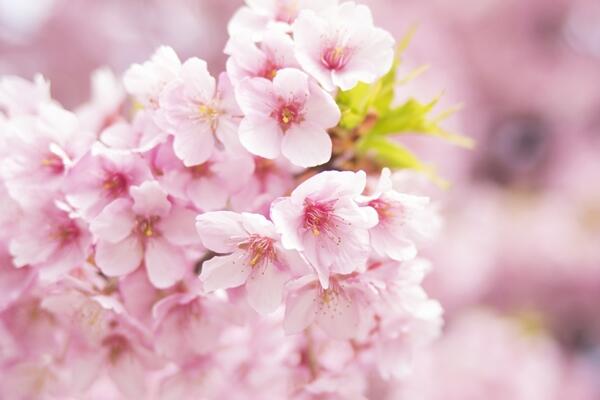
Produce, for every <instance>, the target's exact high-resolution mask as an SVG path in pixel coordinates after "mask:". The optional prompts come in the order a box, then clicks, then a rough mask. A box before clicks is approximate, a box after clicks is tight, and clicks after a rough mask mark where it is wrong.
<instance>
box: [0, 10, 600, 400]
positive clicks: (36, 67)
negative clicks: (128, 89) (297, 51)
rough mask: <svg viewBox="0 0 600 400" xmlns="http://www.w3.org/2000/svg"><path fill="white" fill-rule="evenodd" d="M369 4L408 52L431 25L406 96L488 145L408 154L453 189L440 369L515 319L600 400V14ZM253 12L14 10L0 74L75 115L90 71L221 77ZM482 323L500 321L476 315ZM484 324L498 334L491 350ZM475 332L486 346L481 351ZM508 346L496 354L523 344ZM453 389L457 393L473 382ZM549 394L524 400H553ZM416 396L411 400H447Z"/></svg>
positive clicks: (578, 385) (567, 382)
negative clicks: (194, 70) (438, 101)
mask: <svg viewBox="0 0 600 400" xmlns="http://www.w3.org/2000/svg"><path fill="white" fill-rule="evenodd" d="M363 3H366V4H368V5H370V6H371V7H372V9H373V13H374V18H375V21H376V23H377V24H378V25H380V26H381V27H383V28H385V29H387V30H389V31H390V32H392V33H393V34H394V35H395V36H396V37H397V38H400V37H401V36H402V35H403V34H404V33H406V31H407V30H408V29H409V28H410V27H411V26H414V25H416V26H417V27H418V29H417V34H416V36H415V38H414V39H413V42H412V43H411V46H410V47H409V49H408V51H407V53H406V56H405V58H404V60H403V65H402V66H401V68H402V71H404V72H408V71H410V70H411V69H412V68H414V67H417V66H419V65H422V64H428V65H429V66H430V68H429V70H428V71H427V72H426V73H425V74H424V75H422V76H421V77H419V78H418V79H417V80H415V81H413V82H411V83H410V84H408V85H406V86H405V87H404V88H403V89H402V97H409V96H413V97H417V98H419V99H423V100H427V99H431V98H432V97H433V96H435V95H436V94H438V93H439V92H441V91H444V97H443V102H442V103H443V104H442V107H444V106H451V105H455V104H458V103H462V104H463V109H462V110H461V112H459V113H458V114H456V115H454V116H453V117H452V118H451V119H449V120H448V121H447V124H446V126H447V127H448V128H449V129H450V130H452V131H456V132H460V133H463V134H466V135H468V136H471V137H473V138H474V139H475V140H476V141H477V147H476V149H475V150H473V151H465V150H462V149H456V148H452V147H451V146H450V145H449V144H447V143H439V142H438V141H434V140H430V139H412V138H411V139H407V140H406V141H407V143H408V144H409V145H410V146H412V147H414V148H415V149H416V151H417V152H418V153H419V154H420V155H421V156H422V157H423V158H424V159H426V160H427V161H429V162H432V163H434V164H435V165H437V166H438V169H439V170H440V171H441V174H442V175H443V176H444V177H445V178H447V179H449V180H450V181H451V182H452V183H453V185H452V188H451V189H450V190H448V191H441V190H439V189H436V188H430V189H429V190H430V191H431V192H432V194H433V196H434V197H435V199H436V201H439V202H440V207H441V209H442V210H443V213H444V216H445V218H446V220H447V221H446V226H445V229H444V233H443V235H442V236H441V237H440V239H439V240H438V242H437V243H436V244H435V245H433V246H431V247H430V248H429V250H428V253H429V254H428V256H430V257H431V258H432V259H433V260H434V272H433V274H432V276H431V277H430V278H429V281H428V282H427V284H428V286H429V290H430V292H431V294H432V296H433V297H437V298H439V299H440V300H441V302H442V304H443V306H444V308H445V309H446V321H447V331H448V332H449V333H448V336H446V337H445V338H443V339H441V341H440V344H439V345H438V348H439V349H434V355H433V356H432V357H436V358H435V359H437V360H441V361H439V362H444V361H443V360H444V357H454V358H453V359H456V357H460V355H463V354H467V356H468V357H475V358H477V357H479V358H480V359H483V356H482V354H481V353H475V354H474V355H473V354H471V353H473V348H471V347H469V346H470V345H473V346H475V348H478V347H477V346H481V348H482V349H485V347H486V344H487V345H489V346H494V344H493V343H491V342H489V343H488V342H486V336H482V335H487V333H486V332H488V331H487V330H486V329H495V328H496V327H498V326H500V325H502V324H504V323H505V322H502V323H500V322H498V321H497V320H495V319H494V318H502V321H505V319H506V320H507V321H509V322H508V324H509V325H511V326H516V327H517V328H518V331H519V332H521V333H522V334H523V336H527V335H532V332H534V333H533V335H535V336H536V337H538V338H540V340H542V338H543V341H544V343H547V342H546V341H548V342H549V343H550V344H549V345H548V346H549V347H550V348H551V350H547V348H548V346H547V345H546V344H544V345H543V346H541V347H540V346H538V345H536V346H525V348H526V349H530V351H531V355H530V357H531V358H532V359H535V360H537V361H535V362H539V363H541V364H544V363H546V364H547V363H551V362H555V361H548V358H549V357H550V358H551V359H552V360H555V359H559V361H557V363H559V364H560V365H561V368H562V367H564V369H565V371H566V372H560V374H563V375H561V376H563V378H561V382H563V383H564V384H559V385H558V386H560V388H559V389H557V390H558V391H560V393H561V396H563V397H559V398H569V399H571V398H575V399H577V398H581V399H587V398H589V399H594V398H596V399H597V398H600V397H596V396H600V390H599V387H598V386H599V385H600V383H599V382H598V380H597V379H594V378H593V377H594V376H596V377H597V376H600V308H599V307H600V184H599V183H600V2H598V0H552V1H548V0H527V1H523V0H460V1H447V0H403V1H395V0H389V1H385V0H370V1H364V2H363ZM241 4H242V1H237V0H235V1H234V0H231V1H229V0H228V1H223V0H171V1H164V0H163V1H160V0H126V1H124V0H103V1H94V0H68V1H67V0H19V1H11V0H0V75H5V74H15V75H20V76H23V77H26V78H28V79H29V78H32V77H33V76H34V74H36V73H42V74H43V75H44V76H45V77H46V78H48V79H49V80H50V82H51V85H52V93H53V96H54V97H55V98H56V99H57V100H59V101H60V102H62V103H63V104H64V105H65V106H66V107H71V108H73V107H76V106H77V105H79V104H82V103H83V102H85V100H86V99H87V98H88V97H89V95H90V82H89V77H90V74H91V73H92V71H94V70H95V69H97V68H99V67H102V66H108V67H109V68H111V69H112V70H113V71H114V72H115V73H116V74H121V73H122V72H124V70H125V69H126V68H127V67H128V66H129V65H130V64H131V63H133V62H141V61H143V60H145V59H146V58H148V57H149V55H150V54H151V53H152V52H153V50H154V49H155V48H156V47H157V46H159V45H161V44H166V45H170V46H172V47H173V48H174V49H175V50H176V51H177V53H178V54H179V55H180V56H181V58H182V59H185V58H187V57H189V56H192V55H194V56H199V57H201V58H204V59H206V60H207V62H208V64H209V66H210V69H211V71H212V72H213V73H214V72H217V71H220V70H222V69H223V67H224V63H225V56H224V54H223V53H222V49H223V46H224V44H225V41H226V39H227V31H226V24H227V21H228V19H229V18H230V17H231V15H232V14H233V12H234V11H235V10H236V8H237V7H239V6H240V5H241ZM474 310H475V311H474ZM481 310H486V311H485V313H491V314H493V315H495V316H496V317H493V318H492V317H489V316H486V317H481V316H475V317H473V312H476V313H479V312H482V311H481ZM477 315H479V314H477ZM498 316H501V317H498ZM473 321H480V322H479V323H481V324H484V325H485V326H486V328H485V329H483V328H482V329H481V330H480V332H479V336H477V334H474V333H473V330H472V327H473V326H476V325H473ZM490 321H491V322H490ZM498 329H504V328H498ZM511 329H512V328H511ZM475 330H477V329H475ZM461 332H464V334H465V335H475V336H468V337H469V338H471V339H473V340H471V341H468V340H466V339H465V338H462V337H461V336H460V335H461V334H462V333H461ZM488 333H489V336H490V337H494V335H495V334H494V333H493V332H488ZM490 340H491V339H490ZM479 341H482V342H483V344H482V343H480V342H479ZM507 341H508V339H507V338H506V337H503V339H502V340H501V341H500V342H499V344H498V345H499V346H506V347H510V346H515V344H514V343H512V342H511V343H512V344H507V343H508V342H507ZM461 346H465V347H464V348H463V347H461ZM519 346H520V345H519ZM467 348H468V349H467ZM515 348H516V349H521V348H520V347H515ZM515 348H512V347H511V348H510V349H507V351H509V352H511V353H510V354H509V355H504V356H503V357H500V358H499V360H503V361H499V362H504V361H506V360H509V361H510V360H513V361H514V360H517V358H516V357H513V355H512V352H515V353H518V352H520V351H522V349H521V350H515ZM449 349H450V350H449ZM480 350H481V349H480ZM469 351H470V352H471V353H469ZM435 352H437V353H435ZM541 353H543V354H542V355H540V354H541ZM549 353H552V355H549ZM557 354H558V355H557ZM511 357H513V358H511ZM536 357H537V358H536ZM506 362H508V361H506ZM515 362H516V361H515ZM526 362H533V363H535V362H534V361H531V360H528V361H526ZM423 364H424V365H426V364H427V362H423ZM427 368H429V369H427ZM438 369H439V368H438ZM423 370H426V371H428V372H423ZM436 371H437V372H436V373H441V374H443V373H444V372H443V371H441V372H440V371H438V370H436ZM461 371H463V370H462V369H460V368H458V372H457V374H460V373H461ZM464 371H465V372H464V373H465V374H471V377H472V376H473V375H475V374H473V371H472V370H471V369H469V368H465V369H464ZM427 373H430V374H431V373H432V372H431V367H422V370H419V372H418V375H417V376H418V379H424V380H426V379H427V376H431V375H427ZM519 373H520V372H519V371H518V370H516V371H514V372H513V373H511V370H510V368H506V369H504V370H502V371H501V372H498V371H490V374H500V375H501V376H498V377H496V380H498V381H499V382H500V383H499V384H501V385H507V384H515V385H517V383H516V379H517V375H518V374H519ZM555 373H556V371H554V372H551V373H550V372H548V371H546V370H544V371H541V372H540V374H541V375H540V376H544V377H546V378H548V379H550V378H549V377H551V376H553V375H552V374H555ZM544 374H546V375H544ZM453 376H454V375H453ZM454 378H455V379H453V382H454V384H456V383H457V382H460V379H466V378H465V377H464V376H459V377H454ZM477 379H481V382H483V380H484V378H480V377H479V375H477V376H475V377H474V381H473V380H470V384H472V385H476V384H477V382H480V381H478V380H477ZM485 379H488V378H485ZM540 379H541V378H540ZM447 380H449V379H447ZM416 382H418V381H416ZM474 382H475V383H474ZM486 382H487V381H486ZM543 383H544V380H543V379H541V383H540V385H542V384H543ZM444 384H445V383H444ZM448 385H450V384H448ZM482 385H483V386H485V385H484V384H483V383H482ZM411 390H412V389H411ZM409 392H410V391H409ZM410 393H413V392H410ZM511 393H512V392H511ZM539 393H542V394H539ZM539 393H538V394H537V395H535V396H534V395H529V396H525V397H519V398H523V399H529V398H540V399H546V398H548V397H544V396H545V394H543V392H539ZM407 396H410V395H407ZM412 396H413V397H406V398H442V397H435V395H433V394H431V393H430V394H428V396H429V397H425V395H422V396H423V397H414V396H415V395H414V394H413V395H412ZM536 396H537V397H536ZM402 398H404V397H402ZM450 398H451V399H453V398H454V397H450ZM475 398H477V397H475ZM506 398H507V399H508V398H511V397H506ZM512 398H517V397H512ZM456 399H458V397H456Z"/></svg>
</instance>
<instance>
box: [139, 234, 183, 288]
mask: <svg viewBox="0 0 600 400" xmlns="http://www.w3.org/2000/svg"><path fill="white" fill-rule="evenodd" d="M144 261H145V264H146V272H147V273H148V279H149V280H150V283H152V284H153V285H154V286H155V287H157V288H159V289H164V288H168V287H170V286H173V285H174V284H175V283H176V282H177V281H178V280H180V279H181V278H182V277H183V275H184V273H185V267H186V264H187V263H186V259H185V257H184V255H183V253H182V249H180V248H178V247H175V246H173V245H172V244H170V243H169V242H167V241H166V240H164V239H162V238H156V239H152V240H149V241H148V242H147V243H146V254H145V257H144Z"/></svg>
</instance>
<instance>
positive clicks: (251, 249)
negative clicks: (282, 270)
mask: <svg viewBox="0 0 600 400" xmlns="http://www.w3.org/2000/svg"><path fill="white" fill-rule="evenodd" d="M239 248H241V249H243V250H246V252H247V254H248V257H249V258H250V261H249V262H248V264H249V265H250V266H251V267H253V268H254V267H255V266H257V265H259V264H261V263H265V262H273V261H274V260H275V258H276V253H275V248H274V246H273V239H271V238H269V237H264V236H259V235H251V236H250V237H249V238H248V240H246V241H244V242H242V243H240V244H239Z"/></svg>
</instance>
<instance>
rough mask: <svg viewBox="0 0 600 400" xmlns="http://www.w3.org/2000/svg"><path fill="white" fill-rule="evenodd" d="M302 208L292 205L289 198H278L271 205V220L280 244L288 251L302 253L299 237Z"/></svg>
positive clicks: (302, 247)
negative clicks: (278, 234)
mask: <svg viewBox="0 0 600 400" xmlns="http://www.w3.org/2000/svg"><path fill="white" fill-rule="evenodd" d="M302 213H303V211H302V207H301V206H298V205H296V204H294V203H293V202H292V200H291V199H290V198H287V197H286V198H280V199H277V200H275V201H274V202H273V203H272V205H271V219H272V220H273V223H274V224H275V227H276V228H277V232H279V233H281V243H282V244H283V247H285V248H286V249H288V250H299V251H302V250H303V249H304V246H303V244H302V239H301V237H300V235H299V229H300V226H301V224H302Z"/></svg>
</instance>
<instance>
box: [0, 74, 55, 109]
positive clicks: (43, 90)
mask: <svg viewBox="0 0 600 400" xmlns="http://www.w3.org/2000/svg"><path fill="white" fill-rule="evenodd" d="M51 101H52V100H51V98H50V83H49V82H48V81H46V80H45V79H44V77H43V76H41V75H36V76H35V78H34V80H33V82H30V81H27V80H25V79H22V78H19V77H18V76H4V77H2V79H0V111H4V112H6V114H8V115H9V116H15V115H20V114H37V112H38V111H39V107H40V106H41V105H43V104H47V103H50V102H51Z"/></svg>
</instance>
